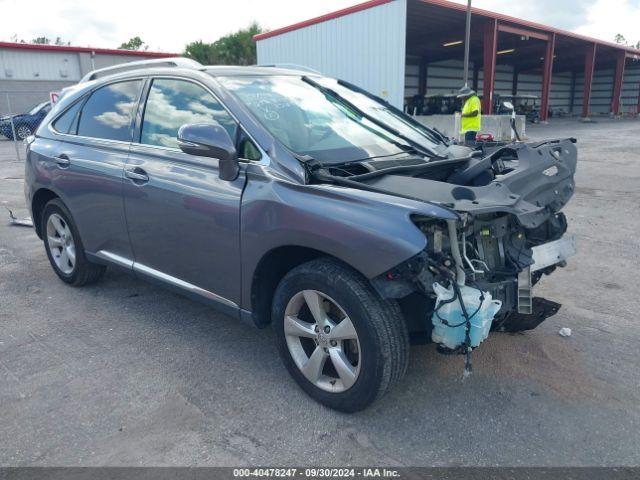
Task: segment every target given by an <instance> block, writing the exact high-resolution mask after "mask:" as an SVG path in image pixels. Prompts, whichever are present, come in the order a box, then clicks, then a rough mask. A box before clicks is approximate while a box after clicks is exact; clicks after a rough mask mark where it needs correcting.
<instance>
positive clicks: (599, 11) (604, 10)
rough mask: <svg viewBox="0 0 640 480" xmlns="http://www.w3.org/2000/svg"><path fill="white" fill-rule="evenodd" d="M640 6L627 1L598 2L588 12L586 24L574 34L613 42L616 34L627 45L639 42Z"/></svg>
mask: <svg viewBox="0 0 640 480" xmlns="http://www.w3.org/2000/svg"><path fill="white" fill-rule="evenodd" d="M638 25H640V5H638V2H637V1H636V2H631V1H629V0H598V1H597V2H596V3H595V5H593V7H591V9H590V10H589V14H588V16H587V22H586V23H585V24H584V25H582V26H580V27H579V28H577V29H576V32H578V33H582V34H584V35H589V36H592V37H596V38H601V39H604V40H609V41H613V39H614V37H615V35H616V34H617V33H621V34H622V35H624V36H625V38H626V39H627V41H629V43H632V44H635V43H636V42H638V41H640V29H638Z"/></svg>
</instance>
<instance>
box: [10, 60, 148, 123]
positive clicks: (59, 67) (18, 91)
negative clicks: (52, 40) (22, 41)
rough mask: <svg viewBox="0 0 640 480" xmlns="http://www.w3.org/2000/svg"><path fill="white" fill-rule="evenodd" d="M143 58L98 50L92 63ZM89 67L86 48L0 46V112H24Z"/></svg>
mask: <svg viewBox="0 0 640 480" xmlns="http://www.w3.org/2000/svg"><path fill="white" fill-rule="evenodd" d="M143 59H144V58H141V57H139V56H134V55H115V54H102V53H98V54H96V55H95V57H94V59H93V63H94V64H95V68H102V67H108V66H111V65H117V64H120V63H125V62H131V61H134V60H143ZM92 69H93V65H92V62H91V54H90V53H89V52H57V51H37V50H26V49H17V48H0V115H5V114H7V113H16V112H17V113H21V112H24V111H25V110H26V109H28V108H30V107H32V106H34V105H35V104H37V103H40V102H44V101H45V100H48V98H49V92H54V91H59V90H61V89H62V88H64V87H66V86H69V85H73V84H74V83H77V82H78V81H79V80H80V78H82V76H83V75H85V74H86V73H88V72H89V71H90V70H92ZM7 95H9V98H8V99H7ZM9 104H10V105H9Z"/></svg>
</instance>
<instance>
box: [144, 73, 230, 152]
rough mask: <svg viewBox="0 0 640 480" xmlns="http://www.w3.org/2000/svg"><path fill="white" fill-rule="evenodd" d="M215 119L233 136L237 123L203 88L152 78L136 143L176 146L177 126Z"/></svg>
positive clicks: (179, 81) (187, 83) (171, 80)
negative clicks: (138, 141) (138, 139)
mask: <svg viewBox="0 0 640 480" xmlns="http://www.w3.org/2000/svg"><path fill="white" fill-rule="evenodd" d="M214 121H215V122H218V123H219V124H220V125H221V126H222V127H224V129H225V130H226V131H227V133H229V136H230V137H231V138H232V139H234V140H235V139H236V138H237V137H236V134H237V130H238V125H237V124H236V122H235V121H234V120H233V118H231V116H230V115H229V114H228V113H227V111H226V110H225V109H224V108H223V107H222V105H221V104H220V103H219V102H218V101H217V100H216V99H215V98H214V97H213V96H212V95H211V94H210V93H209V92H208V91H206V90H205V89H204V88H202V87H201V86H200V85H196V84H195V83H192V82H188V81H185V80H175V79H167V78H158V79H154V80H153V83H152V84H151V89H150V90H149V95H148V97H147V103H146V106H145V110H144V117H143V120H142V129H141V134H140V143H142V144H145V145H156V146H161V147H170V148H178V140H177V135H178V129H179V128H180V127H181V126H182V125H185V124H187V123H213V122H214Z"/></svg>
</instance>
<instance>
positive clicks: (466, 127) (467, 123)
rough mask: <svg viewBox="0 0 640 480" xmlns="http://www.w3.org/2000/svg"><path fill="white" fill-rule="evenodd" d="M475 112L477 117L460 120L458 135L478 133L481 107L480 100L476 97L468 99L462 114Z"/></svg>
mask: <svg viewBox="0 0 640 480" xmlns="http://www.w3.org/2000/svg"><path fill="white" fill-rule="evenodd" d="M475 110H477V111H478V115H476V116H475V117H462V118H461V119H460V120H461V122H460V133H465V132H469V131H471V132H479V131H480V124H481V116H482V115H481V114H482V106H481V105H480V99H479V98H478V96H477V95H474V96H472V97H470V98H469V99H467V101H466V102H464V106H463V107H462V113H471V112H474V111H475Z"/></svg>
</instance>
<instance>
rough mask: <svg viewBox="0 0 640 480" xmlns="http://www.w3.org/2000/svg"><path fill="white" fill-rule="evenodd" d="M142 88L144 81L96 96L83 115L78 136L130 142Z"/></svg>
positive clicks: (119, 85) (123, 84) (100, 91)
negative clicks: (133, 119) (132, 123)
mask: <svg viewBox="0 0 640 480" xmlns="http://www.w3.org/2000/svg"><path fill="white" fill-rule="evenodd" d="M141 86H142V81H141V80H133V81H129V82H119V83H114V84H111V85H107V86H105V87H102V88H99V89H98V90H96V91H95V92H93V93H92V94H91V96H90V97H89V99H88V100H87V102H86V103H85V104H84V107H83V108H82V112H81V113H80V121H79V122H78V135H81V136H83V137H93V138H104V139H107V140H120V141H123V142H128V141H129V140H130V139H131V119H132V118H133V114H134V111H135V108H136V105H137V102H138V97H139V95H140V88H141Z"/></svg>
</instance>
